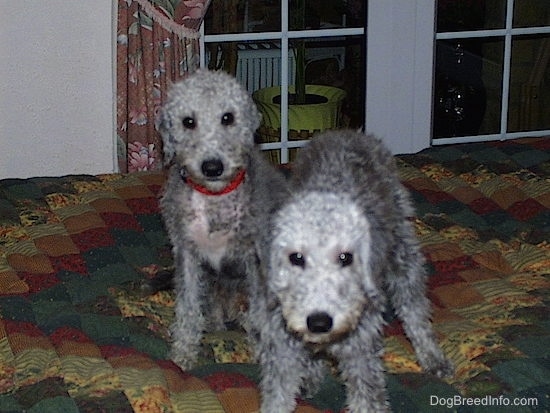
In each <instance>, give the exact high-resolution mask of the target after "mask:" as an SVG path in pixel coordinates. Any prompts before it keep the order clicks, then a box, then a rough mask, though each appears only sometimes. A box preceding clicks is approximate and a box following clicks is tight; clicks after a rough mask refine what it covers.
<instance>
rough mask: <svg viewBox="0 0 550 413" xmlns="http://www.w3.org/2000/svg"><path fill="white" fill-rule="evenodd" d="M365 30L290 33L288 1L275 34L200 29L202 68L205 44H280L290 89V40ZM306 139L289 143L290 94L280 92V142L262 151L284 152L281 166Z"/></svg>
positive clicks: (283, 83)
mask: <svg viewBox="0 0 550 413" xmlns="http://www.w3.org/2000/svg"><path fill="white" fill-rule="evenodd" d="M364 33H365V29H364V28H363V27H358V28H355V27H352V28H340V29H317V30H289V27H288V0H282V1H281V30H280V31H273V32H248V33H231V34H205V33H204V25H203V26H202V27H201V37H200V66H201V67H206V47H205V44H206V43H214V42H239V41H269V40H278V41H280V42H281V90H288V86H289V78H288V69H289V49H288V45H289V40H291V39H304V38H312V37H313V38H320V37H333V36H356V35H363V34H364ZM307 142H308V141H307V140H292V141H290V140H288V94H286V93H281V140H280V141H279V142H270V143H262V144H260V149H262V150H271V149H276V150H280V151H281V163H287V162H288V161H289V149H291V148H298V147H301V146H304V145H305V144H306V143H307Z"/></svg>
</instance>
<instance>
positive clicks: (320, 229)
mask: <svg viewBox="0 0 550 413" xmlns="http://www.w3.org/2000/svg"><path fill="white" fill-rule="evenodd" d="M293 169H294V174H293V179H292V195H291V196H290V197H289V199H288V201H287V202H286V203H285V204H284V205H283V206H282V207H281V208H280V209H279V210H278V211H277V212H276V213H275V215H274V216H273V218H272V219H271V220H270V224H269V225H268V227H267V228H265V230H264V231H263V234H262V236H261V238H260V240H259V247H258V248H259V250H260V251H261V256H262V262H263V264H264V265H265V267H266V269H265V274H266V275H265V276H264V277H257V278H255V279H254V280H253V281H255V283H253V285H252V292H251V300H250V303H251V308H250V311H251V314H252V315H251V321H252V322H253V323H254V327H255V328H256V330H257V333H258V335H259V341H258V348H257V353H258V357H259V360H260V363H261V369H262V379H261V393H262V412H264V413H267V412H274V413H275V412H277V413H284V412H292V411H293V410H294V408H295V407H296V401H295V398H296V396H297V395H298V394H299V393H300V391H301V390H302V391H305V392H306V394H312V393H314V392H315V391H316V388H317V387H316V386H317V385H318V384H319V382H320V380H321V379H322V377H323V375H324V365H325V364H326V363H325V362H324V361H323V359H324V358H328V359H330V360H333V361H334V362H335V363H336V366H337V368H338V370H339V372H340V375H341V377H342V379H343V381H344V383H345V385H346V391H347V407H348V408H349V410H350V411H351V412H361V413H362V412H385V411H388V410H389V404H388V399H387V392H386V386H385V376H384V369H383V363H382V360H381V355H382V353H383V335H382V329H383V326H384V319H383V317H382V314H383V312H384V310H385V308H386V303H388V302H389V303H391V304H392V305H393V307H394V308H395V311H396V313H397V315H398V316H399V317H400V318H401V320H402V321H403V326H404V329H405V331H406V333H407V335H408V337H409V338H410V340H411V342H412V345H413V347H414V349H415V351H416V355H417V357H418V360H419V362H420V364H421V366H422V367H423V368H424V369H425V370H426V371H428V372H430V373H433V374H435V375H437V376H446V375H449V374H451V373H452V366H451V364H450V362H449V361H448V360H447V359H446V358H445V356H444V355H443V353H442V351H441V349H440V348H439V346H438V344H437V342H436V339H435V335H434V332H433V330H432V326H431V322H430V303H429V301H428V299H427V298H426V287H425V282H426V274H425V271H424V269H423V264H424V258H423V256H422V253H421V251H420V248H419V244H418V241H417V239H416V237H415V233H414V227H413V223H412V222H411V220H410V217H411V216H412V215H413V208H412V206H411V202H410V200H409V196H408V193H407V191H406V190H405V188H404V187H403V186H402V184H401V183H400V181H399V177H398V175H397V170H396V167H395V164H394V159H393V157H392V156H391V154H390V153H389V151H388V150H387V149H386V148H385V147H384V146H383V144H382V143H381V141H380V140H378V139H377V138H375V137H373V136H370V135H363V134H360V133H356V132H353V131H332V132H325V133H323V134H321V135H319V136H317V137H315V138H313V140H312V142H311V143H310V144H309V145H308V146H306V147H305V148H303V149H301V152H300V153H299V155H298V159H297V161H296V164H295V166H294V168H293Z"/></svg>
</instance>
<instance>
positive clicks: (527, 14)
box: [514, 0, 550, 27]
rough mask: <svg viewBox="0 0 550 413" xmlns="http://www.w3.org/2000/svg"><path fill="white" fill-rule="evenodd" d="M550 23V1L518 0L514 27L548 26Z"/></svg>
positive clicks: (515, 8) (515, 6) (515, 7)
mask: <svg viewBox="0 0 550 413" xmlns="http://www.w3.org/2000/svg"><path fill="white" fill-rule="evenodd" d="M548 24H550V1H548V0H516V2H515V3H514V27H532V26H547V25H548Z"/></svg>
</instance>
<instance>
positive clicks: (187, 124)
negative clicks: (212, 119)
mask: <svg viewBox="0 0 550 413" xmlns="http://www.w3.org/2000/svg"><path fill="white" fill-rule="evenodd" d="M181 123H182V124H183V127H184V128H185V129H195V128H196V127H197V122H195V118H192V117H190V116H188V117H186V118H183V120H182V121H181Z"/></svg>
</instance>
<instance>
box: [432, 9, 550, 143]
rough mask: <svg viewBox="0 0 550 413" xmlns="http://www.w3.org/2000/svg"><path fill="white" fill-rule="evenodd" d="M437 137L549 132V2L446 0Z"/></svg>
mask: <svg viewBox="0 0 550 413" xmlns="http://www.w3.org/2000/svg"><path fill="white" fill-rule="evenodd" d="M435 60H436V63H435V91H434V99H433V115H434V116H433V118H434V121H433V139H432V144H446V143H455V142H472V141H482V140H493V139H509V138H518V137H528V136H543V135H550V1H548V0H439V1H438V3H437V34H436V59H435Z"/></svg>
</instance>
